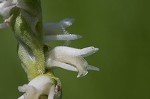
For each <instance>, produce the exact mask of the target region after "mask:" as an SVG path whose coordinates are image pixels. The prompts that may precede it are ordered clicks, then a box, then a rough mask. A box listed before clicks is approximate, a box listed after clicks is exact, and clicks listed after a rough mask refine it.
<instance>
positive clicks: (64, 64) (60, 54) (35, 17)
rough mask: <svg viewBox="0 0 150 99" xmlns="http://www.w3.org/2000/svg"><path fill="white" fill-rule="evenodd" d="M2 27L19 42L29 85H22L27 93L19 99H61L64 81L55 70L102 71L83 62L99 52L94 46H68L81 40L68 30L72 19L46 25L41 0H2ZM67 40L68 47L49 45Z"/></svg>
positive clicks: (83, 74) (22, 63) (20, 54)
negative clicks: (43, 20) (52, 46)
mask: <svg viewBox="0 0 150 99" xmlns="http://www.w3.org/2000/svg"><path fill="white" fill-rule="evenodd" d="M0 15H2V16H3V17H4V22H3V23H1V24H0V28H8V27H10V28H11V29H12V31H13V32H14V36H15V38H16V40H17V43H18V49H17V50H18V56H19V58H20V61H21V65H22V67H23V69H24V71H25V72H26V74H27V77H28V80H29V83H28V84H24V85H23V86H19V87H18V89H19V91H20V92H23V93H24V94H23V95H22V96H20V97H19V98H18V99H61V96H62V95H61V82H60V80H59V78H57V77H55V76H54V74H53V71H54V69H55V68H57V67H59V68H63V69H66V70H70V71H75V72H78V75H77V77H82V76H85V75H86V74H87V73H88V70H96V71H98V70H99V69H98V68H97V67H94V66H91V65H89V64H88V62H87V61H86V60H85V59H84V57H87V56H89V55H92V54H94V53H95V52H97V51H98V48H95V47H86V48H83V49H77V48H71V47H68V46H67V44H68V41H71V40H76V39H79V38H81V36H80V35H77V34H70V33H69V32H67V31H66V30H65V29H66V28H67V27H69V26H71V25H72V23H73V19H71V18H66V19H63V20H62V21H60V22H58V23H55V22H53V23H43V22H42V9H41V1H40V0H0ZM51 41H64V42H65V45H66V46H56V47H54V48H51V47H49V46H48V45H47V42H51Z"/></svg>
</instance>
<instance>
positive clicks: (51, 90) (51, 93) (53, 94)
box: [48, 85, 56, 99]
mask: <svg viewBox="0 0 150 99" xmlns="http://www.w3.org/2000/svg"><path fill="white" fill-rule="evenodd" d="M55 94H56V93H55V86H54V85H53V86H51V88H50V92H49V95H48V99H54V97H55Z"/></svg>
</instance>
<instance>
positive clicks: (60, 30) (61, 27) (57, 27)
mask: <svg viewBox="0 0 150 99" xmlns="http://www.w3.org/2000/svg"><path fill="white" fill-rule="evenodd" d="M72 22H73V19H71V18H66V19H64V20H62V21H60V22H58V23H45V24H44V25H43V31H44V34H45V35H47V34H49V35H54V34H55V35H56V34H66V33H67V31H66V30H65V28H66V27H69V26H70V25H72Z"/></svg>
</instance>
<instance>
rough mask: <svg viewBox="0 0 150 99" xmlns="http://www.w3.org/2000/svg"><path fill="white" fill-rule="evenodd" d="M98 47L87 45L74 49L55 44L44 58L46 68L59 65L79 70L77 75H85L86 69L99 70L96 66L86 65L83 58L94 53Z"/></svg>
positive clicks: (67, 68)
mask: <svg viewBox="0 0 150 99" xmlns="http://www.w3.org/2000/svg"><path fill="white" fill-rule="evenodd" d="M96 51H98V48H94V47H87V48H83V49H76V48H71V47H66V46H57V47H55V48H53V49H52V50H50V52H49V53H48V57H47V60H46V64H47V65H46V66H47V68H54V67H60V68H63V69H66V70H70V71H76V72H79V73H78V75H77V77H81V76H85V75H86V74H87V73H88V71H87V70H96V71H99V69H98V68H97V67H94V66H91V65H88V63H87V61H86V60H85V59H84V58H83V57H86V56H89V55H91V54H94V53H95V52H96Z"/></svg>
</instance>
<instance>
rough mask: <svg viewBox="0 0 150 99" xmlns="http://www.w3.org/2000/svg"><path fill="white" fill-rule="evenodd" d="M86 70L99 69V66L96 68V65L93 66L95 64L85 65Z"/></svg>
mask: <svg viewBox="0 0 150 99" xmlns="http://www.w3.org/2000/svg"><path fill="white" fill-rule="evenodd" d="M87 70H95V71H99V68H97V67H95V66H91V65H88V66H87Z"/></svg>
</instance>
